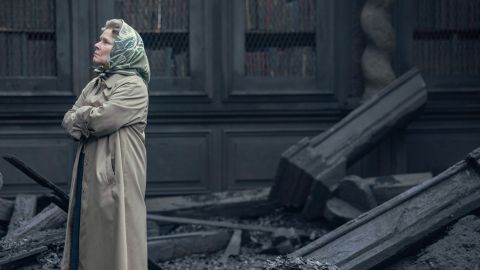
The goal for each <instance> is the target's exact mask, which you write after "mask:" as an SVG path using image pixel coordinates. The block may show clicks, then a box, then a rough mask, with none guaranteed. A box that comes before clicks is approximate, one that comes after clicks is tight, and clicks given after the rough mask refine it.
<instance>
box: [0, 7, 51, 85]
mask: <svg viewBox="0 0 480 270" xmlns="http://www.w3.org/2000/svg"><path fill="white" fill-rule="evenodd" d="M55 12H56V9H55V0H36V1H27V0H1V1H0V48H1V50H0V59H1V61H0V76H1V77H13V76H27V77H32V76H55V75H56V73H57V67H56V35H55V17H56V16H55V14H56V13H55Z"/></svg>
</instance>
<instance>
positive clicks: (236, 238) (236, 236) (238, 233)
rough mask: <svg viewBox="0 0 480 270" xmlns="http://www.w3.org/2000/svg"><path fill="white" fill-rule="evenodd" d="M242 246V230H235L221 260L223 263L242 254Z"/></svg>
mask: <svg viewBox="0 0 480 270" xmlns="http://www.w3.org/2000/svg"><path fill="white" fill-rule="evenodd" d="M241 245H242V230H235V231H233V233H232V237H231V238H230V242H228V246H227V248H226V249H225V252H224V253H223V255H222V258H221V259H220V260H221V261H222V262H226V261H228V258H229V257H230V256H232V255H238V254H239V253H240V246H241Z"/></svg>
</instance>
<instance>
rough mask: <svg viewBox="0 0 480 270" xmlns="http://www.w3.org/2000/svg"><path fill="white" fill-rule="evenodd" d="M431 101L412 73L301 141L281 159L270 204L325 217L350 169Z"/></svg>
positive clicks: (421, 83)
mask: <svg viewBox="0 0 480 270" xmlns="http://www.w3.org/2000/svg"><path fill="white" fill-rule="evenodd" d="M426 99H427V92H426V90H425V82H424V81H423V79H422V77H421V76H420V74H419V72H418V71H417V70H415V69H414V70H410V71H409V72H407V73H406V74H404V75H403V76H401V77H400V78H398V79H397V80H395V81H394V82H392V83H390V84H389V85H388V86H387V87H385V88H384V89H382V90H381V91H380V92H379V93H378V94H376V95H375V96H373V97H372V98H371V99H370V100H368V101H367V102H365V103H364V104H362V105H361V106H360V107H358V108H357V109H355V110H354V111H352V112H351V113H350V114H349V115H347V116H346V117H345V118H344V119H342V120H341V121H340V122H339V123H337V124H335V125H334V126H333V127H331V128H330V129H329V130H327V131H325V132H323V133H322V134H320V135H318V136H316V137H314V138H312V139H309V138H304V139H302V140H301V141H300V142H298V143H297V144H295V145H293V146H292V147H290V148H289V149H288V150H287V151H285V152H284V153H283V154H282V156H281V160H280V163H279V167H278V169H277V174H276V177H275V182H274V185H273V186H272V190H271V192H270V199H271V200H273V201H278V202H281V203H282V204H284V205H286V206H292V207H302V206H303V214H304V215H305V217H307V218H315V217H319V216H321V215H322V214H323V208H324V206H325V203H326V201H327V199H328V198H329V195H330V194H331V193H332V191H333V190H334V189H335V188H336V187H337V186H338V183H339V182H340V180H341V179H343V177H344V176H345V170H346V167H347V166H348V165H350V164H352V163H353V162H354V161H356V160H357V159H358V158H360V157H361V156H362V155H363V154H364V153H365V152H367V151H368V150H369V149H370V147H371V146H372V144H374V143H376V142H378V141H379V140H380V139H381V138H382V137H383V136H385V135H386V134H387V133H388V131H390V130H391V129H393V128H394V127H395V126H396V125H399V124H400V123H403V122H406V120H408V119H409V116H411V115H412V114H413V113H414V112H415V111H417V110H418V109H419V108H420V107H421V106H422V105H423V104H424V103H425V102H426Z"/></svg>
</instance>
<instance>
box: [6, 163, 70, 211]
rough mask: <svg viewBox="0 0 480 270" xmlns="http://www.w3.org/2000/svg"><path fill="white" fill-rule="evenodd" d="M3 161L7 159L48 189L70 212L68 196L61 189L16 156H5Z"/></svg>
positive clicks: (59, 204) (62, 207) (63, 207)
mask: <svg viewBox="0 0 480 270" xmlns="http://www.w3.org/2000/svg"><path fill="white" fill-rule="evenodd" d="M3 159H5V160H6V161H7V162H8V163H10V164H12V165H13V166H14V167H15V168H17V169H19V170H20V171H21V172H23V173H24V174H26V175H27V176H29V177H30V178H32V179H33V180H34V181H35V182H37V184H39V185H40V186H42V187H46V188H48V189H50V190H52V192H53V193H54V194H55V195H56V197H58V199H59V200H60V201H59V202H56V203H58V204H57V205H58V206H59V207H60V208H61V209H63V210H65V211H68V194H67V193H65V191H63V190H62V189H61V188H59V187H58V186H57V185H55V184H54V183H53V182H52V181H50V180H48V179H47V178H45V177H43V176H41V175H40V174H39V173H37V172H36V171H35V170H33V169H32V168H30V167H29V166H27V165H26V164H25V163H24V162H23V161H21V160H20V159H18V158H17V157H15V156H11V155H5V156H3Z"/></svg>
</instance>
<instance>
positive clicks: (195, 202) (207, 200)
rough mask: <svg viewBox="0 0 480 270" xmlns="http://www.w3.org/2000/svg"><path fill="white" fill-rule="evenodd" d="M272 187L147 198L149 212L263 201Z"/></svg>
mask: <svg viewBox="0 0 480 270" xmlns="http://www.w3.org/2000/svg"><path fill="white" fill-rule="evenodd" d="M269 192H270V188H261V189H253V190H241V191H225V192H216V193H209V194H200V195H189V196H171V197H161V198H149V199H146V200H145V204H146V206H147V211H148V212H172V211H178V210H186V209H192V208H199V207H206V206H212V205H225V204H234V203H244V202H251V201H262V200H266V199H267V198H268V193H269Z"/></svg>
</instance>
